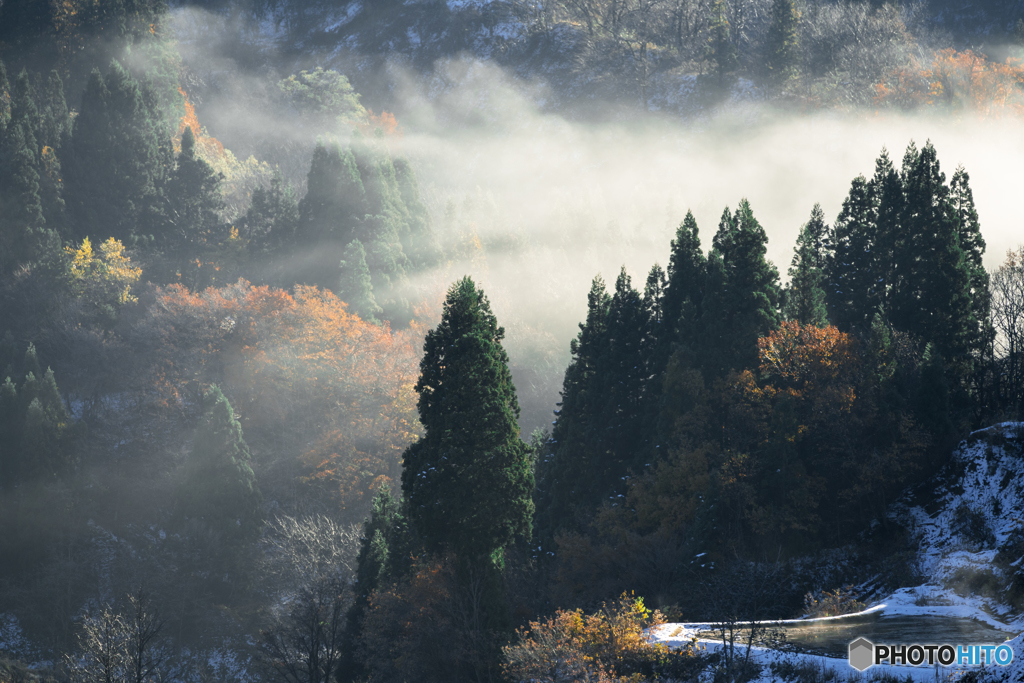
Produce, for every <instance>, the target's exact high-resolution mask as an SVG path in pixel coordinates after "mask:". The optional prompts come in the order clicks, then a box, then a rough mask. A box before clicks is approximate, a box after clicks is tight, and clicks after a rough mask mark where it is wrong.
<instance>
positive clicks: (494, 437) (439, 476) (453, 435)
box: [402, 277, 534, 560]
mask: <svg viewBox="0 0 1024 683" xmlns="http://www.w3.org/2000/svg"><path fill="white" fill-rule="evenodd" d="M504 334H505V331H504V329H503V328H501V327H498V323H497V319H496V318H495V317H494V314H493V313H492V312H491V307H490V304H489V303H488V301H487V297H486V296H484V294H483V292H481V291H480V290H478V289H477V288H476V285H475V284H474V283H473V281H472V280H471V279H470V278H468V277H466V278H463V279H462V280H459V281H458V282H457V283H455V284H454V285H453V286H452V287H451V289H449V290H448V296H447V298H446V299H445V304H444V312H443V313H442V317H441V322H440V324H439V325H438V326H437V327H436V328H435V329H433V330H431V331H430V332H428V333H427V338H426V341H425V343H424V354H423V360H422V361H421V363H420V373H421V374H420V379H419V381H418V382H417V383H416V392H417V393H418V394H419V402H418V404H417V405H418V407H419V413H420V421H421V422H422V423H423V426H424V429H425V434H424V436H423V437H422V438H421V439H420V440H419V441H417V442H415V443H414V444H412V445H411V446H409V448H408V449H406V451H405V455H404V458H403V465H404V467H403V471H402V492H403V493H404V497H405V499H406V501H407V505H408V514H409V520H410V523H411V524H412V526H413V528H414V529H415V531H416V532H417V534H418V535H419V537H420V539H422V541H423V542H424V543H425V544H426V545H427V547H428V548H431V549H448V550H450V551H452V552H454V553H455V554H456V555H457V556H459V557H462V558H466V559H467V560H472V559H477V558H485V557H488V556H493V555H494V554H495V553H499V552H500V551H502V549H503V548H505V547H506V546H508V545H509V544H511V543H512V542H513V541H514V540H515V539H517V538H523V539H529V537H530V530H531V524H532V518H533V500H532V496H533V488H534V479H533V469H532V458H531V457H530V456H531V454H530V449H529V447H528V446H527V445H526V444H525V443H523V442H522V441H521V440H520V438H519V427H518V425H517V423H516V420H517V419H518V417H519V404H518V401H517V400H516V393H515V387H514V386H513V385H512V374H511V372H509V369H508V355H507V354H506V353H505V350H504V349H503V348H502V346H501V340H502V338H503V337H504Z"/></svg>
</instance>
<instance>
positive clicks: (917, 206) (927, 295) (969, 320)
mask: <svg viewBox="0 0 1024 683" xmlns="http://www.w3.org/2000/svg"><path fill="white" fill-rule="evenodd" d="M905 171H906V177H905V180H904V186H905V188H906V189H905V191H906V205H905V207H904V214H903V217H902V221H901V224H902V230H903V232H904V233H905V235H906V239H905V240H904V241H903V243H902V244H901V245H900V247H901V248H900V252H899V253H898V255H897V258H896V265H897V269H898V271H899V272H900V273H902V276H901V286H900V289H899V291H898V292H897V295H898V296H897V297H895V298H894V302H893V303H894V305H893V307H892V313H891V315H892V321H893V324H894V325H895V326H896V327H897V328H899V329H903V330H907V331H909V332H912V333H914V334H916V335H918V336H920V337H921V338H922V339H925V340H927V341H930V342H933V343H934V344H935V345H936V349H937V351H938V352H939V353H940V354H942V355H943V356H944V357H947V358H955V359H958V360H966V358H967V357H968V356H969V352H970V350H971V348H972V346H974V342H975V340H976V339H977V330H978V321H977V320H976V319H975V318H974V316H973V313H974V311H973V302H972V298H971V270H970V264H969V262H968V259H967V257H966V255H965V253H964V251H963V249H961V246H960V235H959V232H958V231H959V226H958V225H957V221H956V217H955V215H954V210H953V206H952V205H951V203H950V199H949V188H948V187H947V186H946V185H945V175H944V174H943V173H942V171H941V170H940V168H939V161H938V158H937V156H936V153H935V148H934V147H933V146H932V144H931V143H930V142H929V143H928V144H926V145H925V146H924V147H923V148H922V149H921V151H920V153H919V154H917V155H916V156H915V158H914V162H913V165H912V166H911V167H910V168H909V169H905ZM963 371H966V368H961V370H960V372H963ZM958 374H959V373H958ZM960 376H961V377H962V376H963V375H960Z"/></svg>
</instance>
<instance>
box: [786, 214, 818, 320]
mask: <svg viewBox="0 0 1024 683" xmlns="http://www.w3.org/2000/svg"><path fill="white" fill-rule="evenodd" d="M827 230H828V226H826V225H825V215H824V213H823V212H822V210H821V205H820V204H815V205H814V209H812V211H811V219H810V220H809V221H808V222H807V223H805V224H804V226H803V227H802V228H801V229H800V234H799V236H798V237H797V240H796V247H794V248H793V252H794V253H793V261H792V263H791V264H790V267H789V278H790V279H789V285H788V287H787V288H786V297H785V310H784V313H785V317H786V319H787V320H796V321H798V322H799V323H800V324H801V325H814V326H815V327H824V326H825V325H827V324H828V311H827V308H826V306H825V289H824V286H823V285H824V279H825V275H824V272H823V269H822V267H823V266H824V263H825V254H824V240H825V235H826V233H827Z"/></svg>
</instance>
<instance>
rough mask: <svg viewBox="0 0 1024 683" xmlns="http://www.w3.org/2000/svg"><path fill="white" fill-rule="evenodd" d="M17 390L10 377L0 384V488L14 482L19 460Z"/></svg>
mask: <svg viewBox="0 0 1024 683" xmlns="http://www.w3.org/2000/svg"><path fill="white" fill-rule="evenodd" d="M19 415H20V411H19V410H18V389H17V387H16V386H15V385H14V382H12V381H11V378H10V377H7V378H6V379H4V382H3V384H0V488H7V487H9V486H11V485H13V484H14V483H15V481H16V479H15V477H16V475H17V473H18V470H19V468H20V464H21V463H20V460H21V457H20V456H21V420H20V419H19Z"/></svg>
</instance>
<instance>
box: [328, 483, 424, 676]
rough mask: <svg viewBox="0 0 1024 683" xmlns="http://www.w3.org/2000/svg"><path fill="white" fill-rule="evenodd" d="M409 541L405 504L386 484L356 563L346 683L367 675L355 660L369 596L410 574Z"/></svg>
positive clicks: (344, 664) (375, 502)
mask: <svg viewBox="0 0 1024 683" xmlns="http://www.w3.org/2000/svg"><path fill="white" fill-rule="evenodd" d="M410 541H411V539H410V536H409V528H408V523H407V520H406V516H405V514H404V513H403V511H402V501H401V500H399V499H396V498H395V497H394V496H393V495H392V493H391V487H390V486H389V485H388V484H387V483H385V484H382V485H381V487H380V488H379V489H377V495H376V496H374V499H373V507H372V511H371V513H370V517H369V518H368V519H366V520H364V521H363V535H362V538H361V539H360V545H359V556H358V558H357V561H356V585H355V600H354V601H353V603H352V607H351V608H350V609H349V612H348V616H347V628H346V631H347V632H348V634H349V636H350V637H349V638H347V639H346V642H345V644H344V649H343V652H342V662H341V666H340V667H339V670H340V671H341V672H343V675H342V676H341V677H340V679H341V680H343V681H354V680H361V676H362V675H363V673H364V672H362V671H361V670H360V667H359V662H358V661H357V659H356V657H355V646H356V641H357V638H356V634H358V633H359V631H360V629H361V628H362V621H363V616H364V615H365V614H366V609H367V607H369V604H370V594H371V593H373V591H375V590H377V589H379V588H382V587H384V586H385V585H387V583H388V582H390V581H392V580H396V579H398V578H400V577H402V576H404V575H405V574H406V573H407V572H408V570H409V568H410V564H411V563H410V560H409V557H410Z"/></svg>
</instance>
